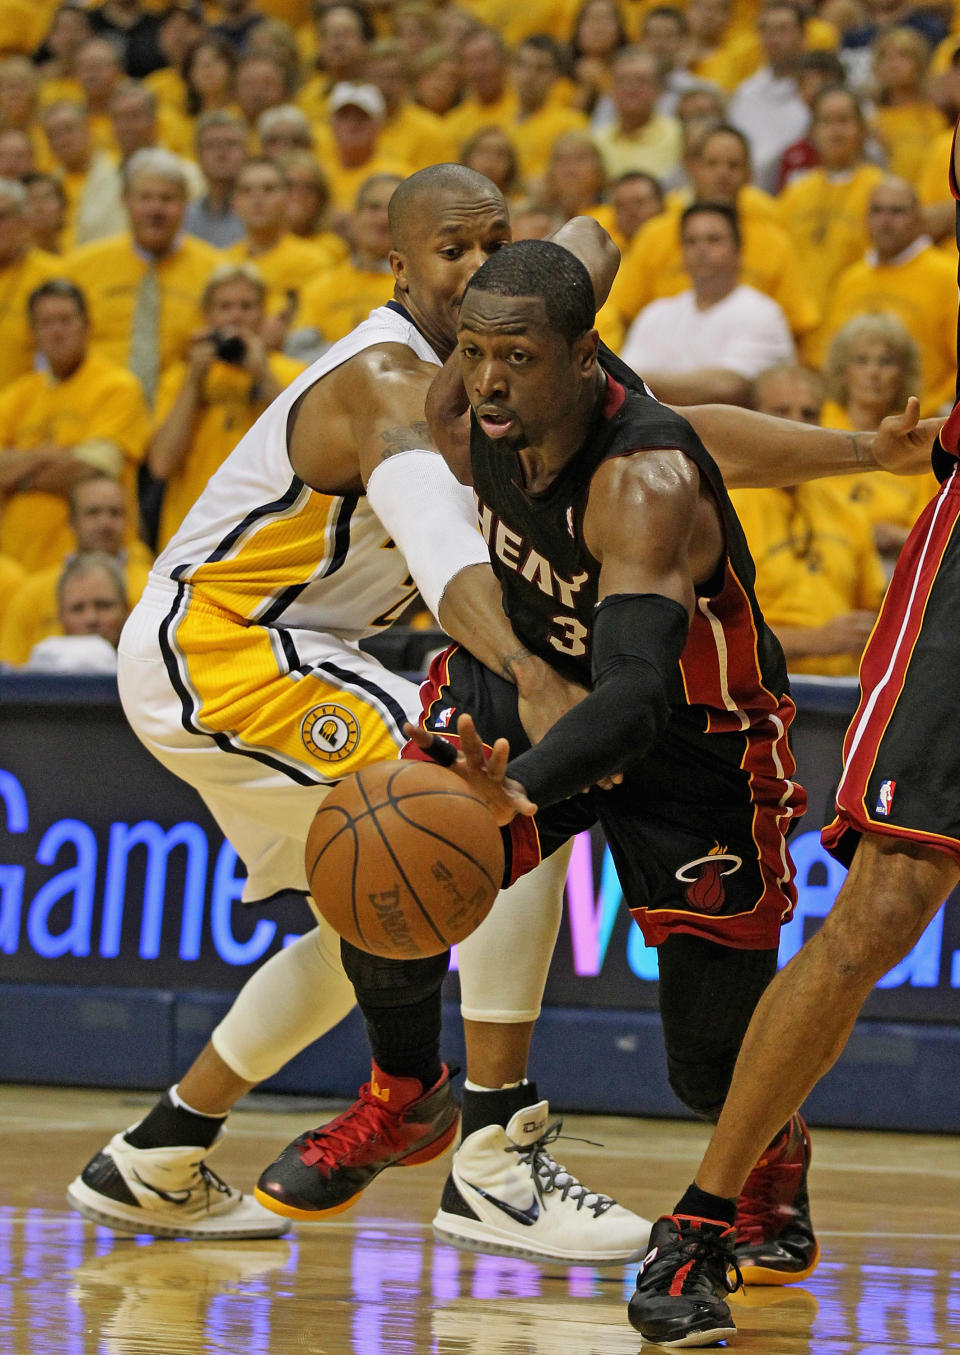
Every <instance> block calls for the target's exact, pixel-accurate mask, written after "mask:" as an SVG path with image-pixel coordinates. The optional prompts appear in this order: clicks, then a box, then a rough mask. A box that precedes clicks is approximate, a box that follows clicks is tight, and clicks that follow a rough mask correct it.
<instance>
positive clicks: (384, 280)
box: [290, 174, 401, 361]
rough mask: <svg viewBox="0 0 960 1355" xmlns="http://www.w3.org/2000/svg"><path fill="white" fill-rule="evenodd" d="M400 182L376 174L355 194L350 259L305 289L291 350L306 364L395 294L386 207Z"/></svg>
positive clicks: (292, 337)
mask: <svg viewBox="0 0 960 1355" xmlns="http://www.w3.org/2000/svg"><path fill="white" fill-rule="evenodd" d="M400 182H401V180H400V179H399V178H398V177H397V176H396V175H395V174H374V175H372V176H371V177H370V178H369V179H368V180H367V181H366V183H365V184H364V185H363V186H362V187H361V189H360V192H359V193H358V194H357V204H356V210H355V211H354V214H353V227H352V230H351V235H352V237H353V251H352V253H351V255H350V258H349V259H348V260H345V261H344V262H343V263H341V264H338V265H337V267H335V268H331V269H330V270H329V271H328V272H326V273H323V274H322V275H321V276H320V277H318V278H314V280H313V281H312V282H310V283H308V284H307V286H306V287H304V289H303V294H302V296H301V301H300V310H299V312H298V316H297V326H298V330H297V332H296V333H295V334H293V335H292V336H291V343H290V350H291V351H292V352H294V353H296V355H297V356H298V357H302V358H303V359H304V360H305V361H312V360H313V358H315V357H317V356H319V354H320V353H321V352H323V350H324V349H325V348H327V347H328V346H329V345H330V344H332V343H336V341H337V340H338V339H342V338H343V337H344V335H346V334H349V333H350V331H351V329H353V328H355V326H356V325H358V324H359V323H360V321H361V320H365V319H366V318H367V315H368V314H369V312H370V311H371V310H373V308H374V307H375V306H384V305H386V303H387V302H388V301H389V300H390V298H391V297H392V296H393V272H392V271H391V268H390V262H389V255H390V224H389V221H388V220H387V204H388V203H389V201H390V199H391V197H392V196H393V190H394V189H395V188H396V186H397V184H398V183H400Z"/></svg>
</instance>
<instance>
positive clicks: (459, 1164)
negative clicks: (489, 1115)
mask: <svg viewBox="0 0 960 1355" xmlns="http://www.w3.org/2000/svg"><path fill="white" fill-rule="evenodd" d="M548 1113H549V1107H548V1105H547V1102H546V1101H539V1102H537V1104H536V1105H533V1106H527V1107H526V1108H525V1109H523V1110H518V1111H517V1113H516V1114H515V1115H514V1116H513V1118H512V1119H511V1120H510V1123H509V1124H508V1125H507V1128H506V1131H504V1130H503V1129H501V1127H500V1126H499V1125H487V1126H486V1127H485V1128H483V1129H478V1130H476V1131H475V1132H474V1133H473V1134H471V1135H470V1136H469V1137H468V1138H466V1139H464V1141H463V1143H462V1144H461V1145H460V1147H459V1148H458V1149H457V1152H456V1153H455V1154H454V1158H453V1170H452V1172H451V1173H450V1175H449V1176H448V1177H447V1182H446V1185H445V1186H444V1189H443V1198H442V1200H441V1202H440V1209H439V1210H438V1212H437V1214H436V1217H435V1218H434V1220H433V1231H434V1234H435V1235H436V1237H437V1240H438V1241H440V1242H448V1243H450V1244H451V1246H454V1247H460V1248H462V1249H463V1250H465V1251H480V1252H495V1253H498V1254H501V1255H506V1256H523V1257H527V1258H529V1259H531V1260H534V1261H547V1262H549V1261H560V1262H565V1263H567V1264H572V1265H587V1266H606V1265H619V1264H622V1263H624V1262H627V1261H632V1260H635V1259H637V1258H638V1257H641V1256H643V1254H644V1252H645V1250H646V1246H647V1239H648V1238H649V1236H650V1223H649V1220H647V1219H642V1218H640V1217H639V1215H637V1214H632V1213H631V1212H630V1211H629V1210H628V1209H624V1208H623V1207H622V1206H621V1205H619V1204H617V1202H616V1201H615V1200H612V1199H611V1198H610V1196H609V1195H601V1194H599V1193H598V1192H597V1191H594V1190H590V1189H588V1187H587V1186H585V1185H583V1184H582V1183H581V1182H580V1181H578V1180H577V1178H576V1177H575V1176H573V1175H571V1173H570V1172H568V1171H567V1169H566V1167H563V1166H561V1165H560V1164H559V1163H558V1162H555V1161H554V1159H553V1157H552V1156H551V1155H550V1152H549V1150H548V1148H547V1145H548V1144H549V1143H552V1142H553V1141H554V1140H555V1139H556V1138H557V1137H558V1135H559V1133H560V1128H561V1125H562V1123H563V1122H562V1121H561V1120H558V1121H557V1122H556V1123H554V1124H553V1125H550V1126H548V1125H547V1116H548Z"/></svg>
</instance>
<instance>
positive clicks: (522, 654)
mask: <svg viewBox="0 0 960 1355" xmlns="http://www.w3.org/2000/svg"><path fill="white" fill-rule="evenodd" d="M530 657H531V654H530V650H529V649H515V650H514V651H513V653H512V654H507V655H505V656H504V658H503V660H502V661H501V664H500V672H501V673H502V674H503V676H504V677H505V678H506V679H507V681H508V682H512V683H513V684H514V686H516V684H517V679H516V676H515V674H514V671H513V668H514V664H517V663H522V662H523V660H524V659H529V658H530Z"/></svg>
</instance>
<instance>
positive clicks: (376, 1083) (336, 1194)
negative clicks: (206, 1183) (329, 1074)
mask: <svg viewBox="0 0 960 1355" xmlns="http://www.w3.org/2000/svg"><path fill="white" fill-rule="evenodd" d="M453 1072H456V1069H454V1070H453ZM451 1076H452V1073H451V1070H450V1069H449V1068H447V1066H446V1064H444V1068H443V1073H442V1074H441V1076H440V1078H439V1080H438V1081H437V1082H435V1083H434V1085H433V1086H432V1087H431V1088H429V1090H428V1091H426V1092H425V1091H424V1090H423V1086H422V1084H421V1083H420V1082H418V1081H417V1079H416V1078H414V1077H390V1076H389V1075H388V1074H387V1073H383V1072H381V1071H380V1069H379V1068H378V1067H377V1065H376V1064H374V1065H373V1071H372V1073H371V1077H370V1081H369V1082H365V1083H364V1085H363V1086H362V1087H361V1088H360V1096H359V1098H358V1099H357V1100H356V1101H355V1102H354V1103H353V1105H352V1106H351V1107H350V1109H349V1110H345V1111H344V1112H343V1114H342V1115H338V1116H337V1118H336V1119H335V1120H331V1121H330V1123H329V1124H324V1125H321V1126H320V1127H319V1129H311V1130H310V1131H309V1133H306V1134H301V1135H300V1137H299V1138H296V1139H294V1141H293V1142H292V1143H290V1144H288V1145H287V1147H286V1148H284V1150H283V1152H282V1153H281V1154H280V1156H279V1157H278V1158H277V1160H276V1161H275V1162H274V1163H272V1164H271V1166H269V1167H267V1169H266V1171H264V1172H263V1173H262V1175H261V1177H260V1180H259V1181H258V1182H257V1184H256V1186H255V1187H254V1192H253V1193H254V1195H255V1196H256V1198H257V1199H258V1200H259V1201H260V1203H261V1204H262V1205H265V1206H266V1208H267V1209H272V1210H273V1212H274V1213H275V1214H283V1215H285V1216H286V1217H287V1218H290V1219H308V1220H309V1219H317V1218H322V1217H323V1216H324V1215H325V1214H339V1213H340V1211H341V1210H343V1209H349V1208H350V1206H351V1205H352V1204H353V1202H354V1201H355V1200H357V1199H358V1198H359V1197H360V1195H361V1193H362V1192H363V1191H364V1190H365V1189H366V1187H367V1186H368V1185H369V1184H370V1182H371V1181H372V1180H373V1178H374V1177H375V1176H378V1175H379V1174H380V1172H382V1171H383V1170H384V1168H385V1167H414V1166H418V1165H419V1164H420V1163H422V1162H431V1161H432V1160H433V1159H434V1158H435V1157H439V1156H440V1154H441V1153H442V1152H444V1151H445V1149H447V1148H448V1147H449V1146H450V1144H451V1143H452V1142H453V1140H454V1137H455V1136H456V1133H457V1126H458V1124H459V1122H460V1109H459V1107H458V1105H457V1103H456V1101H454V1099H453V1092H452V1090H451V1087H450V1078H451Z"/></svg>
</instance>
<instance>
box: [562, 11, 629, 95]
mask: <svg viewBox="0 0 960 1355" xmlns="http://www.w3.org/2000/svg"><path fill="white" fill-rule="evenodd" d="M629 41H630V39H629V37H628V35H627V28H626V24H625V22H624V18H623V14H622V12H621V9H620V6H619V5H618V4H617V0H584V2H583V4H582V5H581V6H580V8H579V9H578V10H577V13H576V14H575V15H574V18H573V23H572V26H571V29H570V51H571V54H572V56H573V78H574V81H575V83H576V93H575V95H574V103H575V104H576V106H577V108H580V109H582V111H583V112H584V113H587V114H590V113H592V112H593V110H594V108H595V106H596V104H597V101H598V99H600V98H601V97H602V96H603V95H605V94H607V93H608V92H609V90H610V63H611V61H612V60H613V58H614V56H616V54H617V52H619V51H620V50H621V48H623V47H626V46H627V43H628V42H629Z"/></svg>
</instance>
